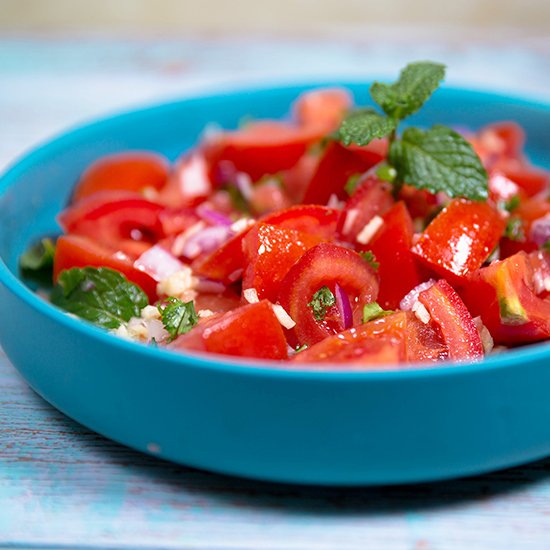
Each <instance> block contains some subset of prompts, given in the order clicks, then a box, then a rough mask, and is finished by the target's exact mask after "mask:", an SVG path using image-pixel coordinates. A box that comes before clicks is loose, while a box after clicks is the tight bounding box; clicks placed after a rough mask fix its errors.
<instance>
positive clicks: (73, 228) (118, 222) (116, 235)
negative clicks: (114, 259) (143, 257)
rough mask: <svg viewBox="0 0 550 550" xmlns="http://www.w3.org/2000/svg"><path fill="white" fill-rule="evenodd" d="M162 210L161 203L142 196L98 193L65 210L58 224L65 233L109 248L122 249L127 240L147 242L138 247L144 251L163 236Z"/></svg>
mask: <svg viewBox="0 0 550 550" xmlns="http://www.w3.org/2000/svg"><path fill="white" fill-rule="evenodd" d="M162 210H163V207H162V206H161V205H160V204H158V203H155V202H152V201H148V200H146V199H144V198H142V197H141V196H140V195H118V194H116V195H115V196H112V195H110V194H105V193H96V194H94V195H92V196H90V197H89V198H87V199H83V200H81V201H79V202H78V203H77V204H75V205H73V206H71V207H69V208H68V209H66V210H64V211H63V212H62V213H61V214H60V215H59V216H58V221H59V223H60V225H61V226H62V227H63V229H64V230H65V232H67V233H70V234H74V235H81V236H84V237H89V238H90V239H94V240H95V241H96V242H97V243H99V244H102V245H104V246H107V247H111V248H115V249H116V248H123V247H124V242H126V241H136V242H138V243H144V244H145V245H146V246H145V247H143V246H141V247H140V246H139V245H138V246H136V247H135V248H136V249H137V251H139V250H141V251H142V252H143V250H144V248H148V247H149V246H151V245H152V244H153V243H154V242H157V241H158V240H159V239H161V238H162V237H164V232H163V229H162V224H161V222H160V219H159V216H160V213H161V212H162ZM128 252H130V250H128Z"/></svg>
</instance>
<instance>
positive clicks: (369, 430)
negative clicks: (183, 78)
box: [0, 82, 550, 485]
mask: <svg viewBox="0 0 550 550" xmlns="http://www.w3.org/2000/svg"><path fill="white" fill-rule="evenodd" d="M326 84H335V83H334V82H331V83H326ZM342 84H343V85H345V86H347V87H348V88H350V89H351V90H352V92H353V93H354V94H355V96H356V98H358V99H359V101H365V98H367V97H368V85H367V84H366V83H342ZM309 87H311V86H290V87H281V88H271V89H256V88H251V89H247V90H242V91H237V92H229V93H227V92H226V93H219V94H216V95H210V96H203V97H196V98H191V99H185V100H182V101H178V102H174V103H168V104H163V105H159V106H157V107H152V108H147V109H143V110H138V111H134V112H130V113H126V114H122V115H118V116H114V117H111V118H106V119H104V120H100V121H98V122H94V123H93V124H88V125H86V126H83V127H80V128H78V129H76V130H72V131H69V132H67V133H65V134H63V135H61V136H59V137H57V138H55V139H53V140H52V141H50V142H48V143H46V144H45V145H42V146H41V147H39V148H37V149H35V150H34V151H32V152H31V153H29V154H28V155H27V156H25V157H23V158H22V159H20V160H19V161H18V162H16V163H15V164H14V165H13V166H12V167H11V168H10V169H9V170H8V171H7V172H6V173H5V174H4V175H3V176H2V177H1V179H0V227H1V228H2V229H1V233H0V257H1V262H0V283H1V284H0V303H1V305H2V315H1V316H0V342H1V344H2V346H3V347H4V350H5V352H6V354H7V355H8V357H9V358H10V360H11V361H12V362H13V364H14V365H15V367H16V368H17V369H18V370H19V371H20V372H21V374H22V375H23V376H24V378H25V379H26V380H27V381H28V383H29V384H30V386H31V387H32V388H33V389H34V390H36V392H38V393H39V394H40V395H41V396H42V397H44V399H46V400H47V401H48V402H50V403H51V404H52V405H53V406H54V407H56V408H58V409H59V410H60V411H62V412H63V413H65V414H66V415H68V416H70V417H71V418H73V419H74V420H76V421H78V422H80V423H81V424H83V425H85V426H87V427H88V428H90V429H92V430H95V431H96V432H98V433H100V434H103V435H105V436H107V437H109V438H111V439H114V440H116V441H118V442H120V443H123V444H125V445H128V446H130V447H133V448H134V449H138V450H140V451H143V452H146V453H150V454H154V455H157V456H160V457H162V458H165V459H168V460H172V461H175V462H179V463H182V464H185V465H188V466H194V467H197V468H203V469H207V470H211V471H213V472H221V473H225V474H232V475H239V476H245V477H249V478H255V479H261V480H270V481H279V482H291V483H304V484H322V485H373V484H394V483H414V482H424V481H430V480H439V479H445V478H452V477H458V476H465V475H470V474H478V473H481V472H487V471H490V470H495V469H498V468H503V467H507V466H513V465H517V464H521V463H523V462H527V461H530V460H535V459H538V458H542V457H544V456H547V455H550V399H549V397H548V395H549V393H550V346H548V345H546V344H540V345H533V346H529V347H525V348H523V349H518V350H515V351H511V352H509V353H505V354H501V355H495V356H491V357H489V358H488V359H487V360H486V361H484V362H482V363H477V364H460V365H453V364H445V365H441V366H437V367H429V368H427V367H416V368H407V369H406V370H399V369H397V368H396V369H390V370H387V371H383V372H381V371H378V372H375V371H373V372H368V371H361V372H359V371H346V370H345V368H343V367H341V366H334V367H333V368H329V369H325V370H315V369H308V370H305V369H303V368H298V369H296V368H286V367H281V366H280V365H277V364H269V363H266V362H263V363H262V362H257V361H245V360H243V361H238V360H234V359H229V358H224V357H216V356H206V355H202V356H201V355H183V354H176V353H171V352H168V351H165V350H162V349H153V348H149V347H146V346H143V345H139V344H134V343H132V342H127V341H124V340H121V339H118V338H116V337H114V336H111V335H109V334H107V333H106V332H104V331H102V330H100V329H97V328H95V327H94V326H91V325H88V324H86V323H84V322H81V321H79V320H77V319H73V318H71V317H69V316H67V315H65V314H63V313H62V312H61V311H59V310H57V309H56V308H54V307H52V306H51V305H49V304H48V303H47V302H46V301H44V300H43V299H41V298H40V297H39V296H38V295H36V294H34V293H33V292H32V291H31V290H30V289H29V288H27V287H26V286H25V285H24V284H23V283H22V282H21V280H20V278H19V276H18V270H17V258H18V256H19V255H20V254H21V252H22V251H23V250H24V249H25V248H26V247H27V246H28V244H29V243H30V242H31V241H33V240H34V239H36V238H37V237H39V236H40V235H43V234H51V233H55V232H57V231H58V227H57V225H56V223H55V215H56V213H57V212H59V211H60V210H61V209H62V208H63V206H64V205H65V204H66V202H67V200H68V197H69V196H70V193H71V188H72V186H73V184H74V182H75V181H76V179H77V177H78V175H79V173H80V172H81V171H82V169H83V168H84V167H85V166H86V165H87V164H88V163H89V162H90V161H92V160H94V159H96V158H97V157H99V156H101V155H104V154H106V153H112V152H114V151H120V150H124V149H149V150H152V151H158V152H160V153H163V154H165V155H168V157H170V158H175V157H176V156H177V155H178V154H179V153H180V152H181V151H183V150H185V149H187V148H189V147H190V146H192V144H193V143H194V142H195V140H196V139H197V137H198V136H199V134H200V132H201V131H202V129H203V127H204V126H205V124H206V123H208V122H210V121H215V122H217V123H219V124H221V125H222V126H224V127H234V126H235V125H236V124H237V123H238V121H239V119H240V118H241V117H242V116H243V115H245V114H247V115H251V116H254V117H266V116H268V117H279V116H282V115H284V114H285V113H287V111H288V106H289V104H290V102H291V101H292V100H293V99H294V98H295V97H296V96H297V95H298V94H299V93H300V92H303V91H304V90H305V89H307V88H309ZM415 118H416V122H417V123H419V124H431V123H434V122H439V123H446V124H459V125H465V126H470V127H473V128H476V127H479V126H480V125H483V124H485V123H488V122H491V121H495V120H502V119H512V120H516V121H518V122H519V123H520V124H521V125H523V127H524V128H525V129H526V130H527V133H528V136H529V139H528V150H529V154H530V156H531V158H532V159H533V160H534V161H535V162H537V163H539V164H541V165H546V167H550V156H549V154H550V133H549V132H548V128H549V127H550V106H549V105H547V104H541V103H536V102H532V101H529V100H526V99H518V98H510V97H505V96H501V95H494V94H488V93H481V92H474V91H466V90H460V89H451V88H443V89H442V90H440V91H438V92H437V93H436V94H435V95H434V97H433V98H432V99H431V100H430V102H429V103H428V105H427V106H426V107H425V108H424V110H423V111H422V113H421V114H420V115H417V116H416V117H415Z"/></svg>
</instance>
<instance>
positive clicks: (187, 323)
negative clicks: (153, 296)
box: [158, 296, 199, 340]
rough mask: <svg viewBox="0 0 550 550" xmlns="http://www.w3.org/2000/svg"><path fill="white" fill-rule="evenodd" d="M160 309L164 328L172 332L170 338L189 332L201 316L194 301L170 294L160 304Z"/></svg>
mask: <svg viewBox="0 0 550 550" xmlns="http://www.w3.org/2000/svg"><path fill="white" fill-rule="evenodd" d="M158 309H159V311H160V315H161V318H162V322H163V323H164V328H165V329H166V330H167V331H168V334H170V340H174V338H176V337H178V336H179V335H180V334H185V333H186V332H189V331H190V330H191V329H192V328H193V327H194V326H195V325H196V324H197V323H198V322H199V316H198V315H197V312H196V311H195V305H194V304H193V302H192V301H191V302H182V301H181V300H180V299H179V298H174V297H173V296H170V297H169V298H166V300H163V301H162V303H161V304H159V306H158Z"/></svg>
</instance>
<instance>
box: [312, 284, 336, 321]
mask: <svg viewBox="0 0 550 550" xmlns="http://www.w3.org/2000/svg"><path fill="white" fill-rule="evenodd" d="M335 303H336V298H335V297H334V294H333V293H332V292H331V291H330V289H329V287H328V286H322V287H321V288H320V289H319V290H318V291H317V292H316V293H315V294H314V295H313V298H312V299H311V302H309V304H308V306H309V307H310V308H311V309H312V311H313V316H314V317H315V319H316V320H317V321H324V319H325V315H326V313H327V309H328V308H329V307H332V306H333V305H334V304H335Z"/></svg>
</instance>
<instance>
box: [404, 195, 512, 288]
mask: <svg viewBox="0 0 550 550" xmlns="http://www.w3.org/2000/svg"><path fill="white" fill-rule="evenodd" d="M504 228H505V222H504V219H503V218H502V216H501V215H500V213H499V212H498V211H497V210H496V209H495V208H494V207H492V206H491V205H490V204H488V203H485V202H474V201H468V200H466V199H454V200H452V201H451V202H450V203H449V204H448V206H447V207H446V208H444V209H443V210H442V211H441V212H440V213H439V214H438V215H437V216H436V217H435V218H434V219H433V220H432V222H431V223H430V224H429V225H428V227H427V228H426V229H425V230H424V232H423V233H422V234H421V236H420V238H419V240H418V241H417V243H416V244H415V245H414V246H413V248H412V251H413V253H414V254H415V255H416V257H417V258H419V259H420V260H422V261H423V262H424V263H425V264H426V265H427V266H428V267H429V268H430V269H432V270H433V271H435V272H436V273H439V274H440V275H442V276H443V277H445V278H446V279H448V280H449V281H451V282H455V283H460V281H461V280H463V279H464V277H465V276H466V275H468V274H469V273H472V272H473V271H475V270H476V269H479V268H480V267H481V265H482V264H483V262H484V261H485V260H486V259H487V258H488V257H489V254H490V253H491V252H492V251H493V249H494V248H495V246H496V245H497V243H498V241H499V239H500V237H501V236H502V233H503V231H504Z"/></svg>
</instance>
